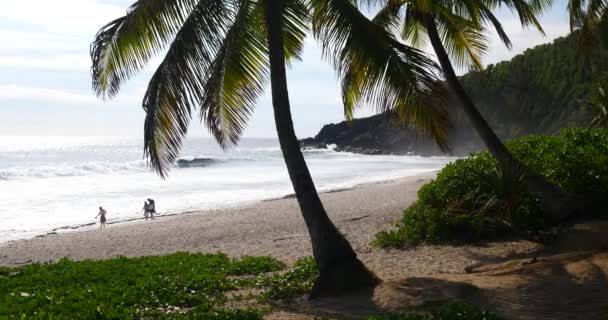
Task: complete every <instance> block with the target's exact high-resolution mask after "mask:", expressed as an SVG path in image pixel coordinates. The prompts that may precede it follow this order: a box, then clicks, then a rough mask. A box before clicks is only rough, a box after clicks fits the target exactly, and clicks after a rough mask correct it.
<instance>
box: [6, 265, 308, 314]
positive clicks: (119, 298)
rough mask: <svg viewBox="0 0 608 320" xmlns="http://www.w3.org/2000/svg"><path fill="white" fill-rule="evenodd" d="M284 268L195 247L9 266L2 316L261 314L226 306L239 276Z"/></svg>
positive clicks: (283, 266)
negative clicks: (173, 251) (194, 249)
mask: <svg viewBox="0 0 608 320" xmlns="http://www.w3.org/2000/svg"><path fill="white" fill-rule="evenodd" d="M284 268H285V265H284V264H283V263H282V262H280V261H277V260H276V259H274V258H270V257H244V258H241V259H230V258H228V257H227V256H226V255H224V254H188V253H176V254H172V255H167V256H160V257H143V258H124V257H123V258H116V259H111V260H103V261H78V262H76V261H71V260H67V259H63V260H60V261H59V262H57V263H53V264H33V265H29V266H25V267H21V268H14V269H10V268H4V269H1V270H0V318H2V317H9V318H18V317H21V316H23V317H25V318H29V317H35V316H38V317H40V318H42V319H57V318H66V319H131V318H154V319H157V318H171V319H179V318H195V319H259V318H261V315H260V312H258V311H256V310H225V309H223V304H224V302H225V300H226V293H227V292H229V291H231V290H235V289H237V288H238V281H237V279H238V277H240V276H263V275H264V274H266V273H269V272H275V271H279V270H282V269H284ZM307 280H308V279H307ZM289 285H291V286H298V284H295V283H289Z"/></svg>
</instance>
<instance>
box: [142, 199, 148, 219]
mask: <svg viewBox="0 0 608 320" xmlns="http://www.w3.org/2000/svg"><path fill="white" fill-rule="evenodd" d="M142 210H143V211H144V219H146V220H148V214H149V213H150V205H149V204H148V201H144V208H143V209H142Z"/></svg>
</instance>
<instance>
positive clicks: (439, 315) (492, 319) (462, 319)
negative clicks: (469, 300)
mask: <svg viewBox="0 0 608 320" xmlns="http://www.w3.org/2000/svg"><path fill="white" fill-rule="evenodd" d="M498 319H500V318H498V317H496V316H495V315H493V314H491V313H490V312H488V311H487V310H485V309H480V308H477V307H474V306H471V305H467V304H461V303H452V304H446V305H444V306H440V307H437V308H435V309H433V310H431V311H430V312H426V313H409V314H385V315H378V316H372V317H369V318H367V320H498Z"/></svg>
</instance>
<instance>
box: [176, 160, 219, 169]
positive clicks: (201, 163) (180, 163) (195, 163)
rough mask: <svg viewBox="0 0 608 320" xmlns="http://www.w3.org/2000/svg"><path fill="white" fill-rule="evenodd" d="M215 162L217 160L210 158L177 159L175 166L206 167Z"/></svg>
mask: <svg viewBox="0 0 608 320" xmlns="http://www.w3.org/2000/svg"><path fill="white" fill-rule="evenodd" d="M216 162H217V160H215V159H211V158H194V159H192V160H186V159H179V160H177V166H178V167H180V168H194V167H206V166H209V165H212V164H214V163H216Z"/></svg>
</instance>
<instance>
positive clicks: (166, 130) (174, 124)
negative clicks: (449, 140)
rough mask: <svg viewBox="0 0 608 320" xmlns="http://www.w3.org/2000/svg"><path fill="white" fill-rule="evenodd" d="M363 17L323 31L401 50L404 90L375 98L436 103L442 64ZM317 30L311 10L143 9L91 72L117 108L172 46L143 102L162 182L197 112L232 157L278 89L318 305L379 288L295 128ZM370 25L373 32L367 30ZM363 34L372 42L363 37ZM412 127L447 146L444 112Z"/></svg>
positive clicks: (143, 1) (343, 19)
mask: <svg viewBox="0 0 608 320" xmlns="http://www.w3.org/2000/svg"><path fill="white" fill-rule="evenodd" d="M330 1H332V0H330ZM341 1H345V2H347V0H341ZM353 9H354V11H356V8H354V7H353ZM356 13H357V14H356V15H354V16H353V15H338V16H336V17H335V20H334V21H335V22H338V24H339V25H340V26H341V29H339V30H337V31H336V30H335V29H336V28H337V26H336V25H327V26H324V27H323V30H325V32H329V33H331V32H334V31H336V32H339V33H340V34H341V35H342V36H345V37H350V38H355V42H356V41H367V40H369V38H370V36H373V37H374V38H378V39H383V40H382V41H385V42H386V41H389V42H391V41H392V42H394V44H393V45H395V46H398V47H399V50H401V51H400V52H399V51H392V52H387V53H386V54H389V55H391V57H392V59H393V60H394V61H393V66H395V67H398V68H399V70H400V71H402V72H403V73H399V74H394V75H393V76H394V77H395V79H396V80H395V83H398V84H399V85H400V87H399V88H397V89H394V88H389V89H387V90H384V91H381V90H383V88H384V86H382V85H379V86H377V87H374V88H370V92H376V95H378V94H381V93H384V92H391V90H393V91H394V92H392V96H391V99H392V100H386V101H379V102H386V103H391V102H393V104H396V102H395V101H399V103H400V104H401V105H402V107H401V108H402V109H403V108H405V107H404V106H405V105H406V104H408V102H415V103H419V101H423V100H424V99H426V97H428V95H429V94H430V92H431V90H430V85H431V84H433V83H435V80H436V78H435V76H434V74H433V72H430V71H429V70H430V69H432V68H434V67H435V66H434V63H433V62H432V61H431V60H429V59H428V58H426V57H425V56H424V54H422V53H421V52H419V51H417V50H416V49H412V48H409V47H407V46H404V45H401V44H398V45H397V41H395V40H394V38H393V37H392V35H390V34H389V33H388V32H386V31H385V30H383V29H381V28H378V27H377V26H376V25H374V24H372V23H371V22H369V20H367V19H365V17H363V16H361V15H360V14H359V13H358V11H356ZM309 20H310V14H309V11H308V8H307V6H306V5H305V4H304V3H303V2H302V0H228V1H225V0H139V1H137V2H135V3H134V4H133V5H132V6H131V7H130V8H129V10H128V11H127V14H126V15H125V16H123V17H120V18H118V19H116V20H114V21H112V22H110V23H108V24H107V25H105V26H104V27H102V28H101V30H100V31H99V32H98V34H97V35H96V38H95V40H94V42H93V44H92V45H91V57H92V60H93V66H92V69H91V72H92V78H93V88H94V91H95V92H96V94H97V95H98V96H100V97H102V98H104V99H106V98H112V97H114V96H115V95H116V94H117V93H118V92H119V90H120V87H121V85H122V84H123V83H124V82H125V81H126V80H127V79H129V78H130V77H131V76H133V75H134V74H135V73H137V72H139V71H140V70H141V69H142V68H143V67H144V66H145V65H146V63H147V62H148V61H149V60H150V58H151V57H152V56H154V55H155V54H157V53H159V52H160V51H162V50H163V49H165V47H166V46H167V45H168V49H167V52H166V55H165V57H164V59H163V61H162V63H161V64H160V65H159V66H158V68H157V69H156V71H155V72H154V75H153V76H152V78H151V80H150V82H149V85H148V89H147V91H146V93H145V96H144V98H143V109H144V110H145V111H146V117H145V123H144V155H145V156H146V157H147V158H148V159H149V163H150V165H151V166H152V167H153V168H154V169H155V171H156V172H157V173H158V174H159V175H160V176H161V177H165V176H166V174H167V170H168V169H169V168H170V166H172V165H173V163H174V162H175V160H176V159H177V157H178V154H179V150H180V147H181V144H182V140H183V138H184V136H185V135H186V133H187V129H188V125H189V122H190V120H191V117H192V113H193V112H195V110H196V109H199V113H200V117H201V121H203V122H204V123H205V124H206V126H207V127H208V128H209V130H210V132H211V133H212V135H213V136H214V138H215V139H216V140H217V142H218V143H219V144H220V145H221V146H222V147H223V148H229V147H231V146H234V145H236V144H237V142H238V140H239V137H240V136H241V134H242V132H243V129H244V127H245V125H246V123H247V120H248V119H249V116H250V114H251V113H252V112H253V108H254V106H255V102H256V100H257V98H258V97H259V96H260V95H261V94H262V93H263V91H264V89H265V87H266V85H267V83H268V82H270V85H271V91H272V104H273V109H274V118H275V124H276V130H277V135H278V137H279V143H280V146H281V150H282V152H283V157H284V159H285V163H286V165H287V170H288V172H289V177H290V179H291V182H292V185H293V188H294V191H295V194H296V197H297V200H298V204H299V206H300V209H301V212H302V216H303V218H304V220H305V222H306V226H307V229H308V232H309V235H310V238H311V242H312V250H313V255H314V258H315V260H316V262H317V265H318V268H319V277H318V279H317V280H316V281H315V284H314V286H313V290H312V293H311V297H315V296H318V295H321V294H329V293H337V292H340V291H343V290H349V289H358V288H361V287H365V286H370V285H373V284H375V283H376V282H377V281H378V280H377V279H376V277H375V276H374V275H373V274H372V273H371V272H369V271H368V270H367V269H366V268H365V266H364V265H363V264H362V263H361V262H360V261H359V260H358V258H357V255H356V253H355V252H354V250H353V249H352V247H351V245H350V244H349V243H348V241H347V240H346V239H345V238H344V236H343V235H342V234H341V233H340V232H339V231H338V229H337V228H336V227H335V226H334V224H333V223H332V222H331V220H330V219H329V217H328V215H327V213H326V211H325V209H324V207H323V204H322V203H321V200H320V198H319V196H318V193H317V190H316V188H315V185H314V183H313V180H312V178H311V175H310V172H309V170H308V167H307V165H306V162H305V160H304V157H303V155H302V152H301V151H300V146H299V143H298V140H297V137H296V134H295V131H294V128H293V123H292V117H291V111H290V105H289V95H288V91H287V78H286V73H285V65H286V63H290V62H292V61H293V60H295V59H298V58H299V56H300V52H301V50H302V46H303V41H304V38H305V36H306V31H307V27H308V23H309ZM362 20H365V21H367V23H366V24H365V26H367V28H368V29H371V30H372V31H371V32H370V31H366V29H365V27H362V26H359V25H357V24H358V23H361V22H362ZM361 31H364V32H365V33H366V34H367V36H362V37H358V35H356V34H355V33H356V32H361ZM334 45H336V46H337V45H339V43H336V44H334ZM335 50H340V49H339V48H338V47H336V49H335ZM360 55H361V53H360V52H359V53H356V52H355V53H354V54H353V56H354V57H355V58H356V59H359V61H363V60H362V59H364V58H366V57H365V56H363V57H360ZM357 57H358V58H357ZM403 88H408V89H407V91H405V89H403ZM403 120H404V121H413V122H414V123H416V124H417V125H418V126H419V127H421V128H424V129H426V130H427V131H428V132H430V134H432V135H434V137H435V138H436V140H437V142H438V143H440V144H442V145H444V144H445V140H446V139H445V138H446V132H445V126H444V125H445V115H444V113H443V112H442V111H441V110H439V109H434V108H431V107H429V110H428V112H426V113H424V115H415V116H411V117H410V119H409V120H408V119H406V118H403Z"/></svg>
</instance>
